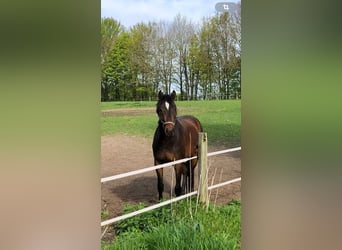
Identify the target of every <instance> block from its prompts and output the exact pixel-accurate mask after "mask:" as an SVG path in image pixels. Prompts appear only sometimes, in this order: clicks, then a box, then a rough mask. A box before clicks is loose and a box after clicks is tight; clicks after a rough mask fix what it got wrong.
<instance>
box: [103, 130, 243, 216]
mask: <svg viewBox="0 0 342 250" xmlns="http://www.w3.org/2000/svg"><path fill="white" fill-rule="evenodd" d="M222 149H225V148H222V147H216V146H215V147H213V146H210V143H209V149H208V152H213V151H217V150H222ZM149 166H153V154H152V140H151V139H148V138H145V137H140V136H128V135H110V136H102V137H101V177H107V176H112V175H116V174H121V173H126V172H128V171H132V170H137V169H141V168H145V167H149ZM215 169H216V170H215ZM240 176H241V161H240V151H237V152H232V153H227V154H222V155H218V156H212V157H209V179H208V180H209V185H211V183H213V184H216V183H219V182H223V181H228V180H231V179H234V178H237V177H240ZM197 178H198V177H197V167H196V169H195V190H196V188H197ZM172 183H173V184H172ZM174 183H175V178H174V173H173V168H172V167H169V168H166V169H164V184H165V188H164V198H170V194H171V188H172V187H171V184H172V185H173V186H174ZM240 186H241V183H240V182H237V183H234V184H231V185H228V186H224V187H220V188H218V189H214V190H212V191H211V194H210V200H211V201H212V202H216V204H217V205H220V204H226V203H228V202H229V201H231V200H232V199H235V200H240V199H241V192H240ZM173 188H174V187H173ZM173 188H172V190H173ZM139 202H143V203H145V204H146V205H152V204H156V203H157V202H158V192H157V176H156V173H155V171H151V172H147V173H144V174H140V175H135V176H131V177H127V178H123V179H119V180H115V181H111V182H106V183H103V184H102V185H101V207H102V210H107V211H108V212H109V215H108V216H107V217H106V218H105V219H109V218H113V217H116V216H118V215H121V214H122V209H123V207H124V205H125V204H136V203H139Z"/></svg>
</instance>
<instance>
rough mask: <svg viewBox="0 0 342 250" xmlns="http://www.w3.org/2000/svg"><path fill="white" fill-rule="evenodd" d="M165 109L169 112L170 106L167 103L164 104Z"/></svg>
mask: <svg viewBox="0 0 342 250" xmlns="http://www.w3.org/2000/svg"><path fill="white" fill-rule="evenodd" d="M165 107H166V109H167V110H169V107H170V104H169V103H168V102H165Z"/></svg>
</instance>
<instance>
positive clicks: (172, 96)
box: [171, 91, 176, 101]
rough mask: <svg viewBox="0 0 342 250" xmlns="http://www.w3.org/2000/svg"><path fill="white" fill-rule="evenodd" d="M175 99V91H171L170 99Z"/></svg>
mask: <svg viewBox="0 0 342 250" xmlns="http://www.w3.org/2000/svg"><path fill="white" fill-rule="evenodd" d="M175 98H176V91H172V93H171V99H172V101H174V100H175Z"/></svg>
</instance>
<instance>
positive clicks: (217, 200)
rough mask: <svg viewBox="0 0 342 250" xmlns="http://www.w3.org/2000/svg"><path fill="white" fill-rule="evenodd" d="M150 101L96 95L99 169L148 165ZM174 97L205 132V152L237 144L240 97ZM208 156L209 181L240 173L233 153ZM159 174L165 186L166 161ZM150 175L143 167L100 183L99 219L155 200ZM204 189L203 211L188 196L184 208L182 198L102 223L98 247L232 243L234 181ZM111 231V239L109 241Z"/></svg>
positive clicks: (236, 243) (236, 213) (236, 242)
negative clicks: (207, 201)
mask: <svg viewBox="0 0 342 250" xmlns="http://www.w3.org/2000/svg"><path fill="white" fill-rule="evenodd" d="M155 105H156V102H107V103H101V111H102V116H101V135H102V137H101V177H105V176H110V175H114V174H119V173H124V172H127V171H130V170H134V169H137V168H143V167H147V166H151V165H153V157H152V150H151V145H152V137H153V134H154V131H155V129H156V127H157V121H158V117H157V115H156V112H155ZM176 105H177V108H178V115H186V114H190V115H194V116H196V117H197V118H198V119H199V120H200V121H201V123H202V126H203V129H204V131H205V132H207V133H208V138H209V152H210V151H216V150H218V149H223V148H230V147H234V146H240V126H241V111H240V110H241V106H240V105H241V102H240V101H236V100H228V101H227V100H225V101H191V102H187V101H183V102H177V101H176ZM137 156H138V157H137ZM209 164H211V165H212V166H214V167H216V166H218V169H217V174H216V176H214V174H213V172H214V167H213V168H212V169H211V170H210V172H209V180H210V181H211V180H213V182H214V184H215V183H217V182H219V181H220V180H222V181H226V180H230V179H233V178H236V177H240V176H241V168H240V154H239V153H236V154H234V155H224V156H219V157H213V159H211V160H210V163H209ZM196 172H197V171H196ZM215 172H216V170H215ZM219 173H221V175H220V174H219ZM164 174H165V176H164V177H165V178H166V180H168V181H165V182H166V183H165V184H166V192H170V190H171V186H173V185H171V181H172V180H171V179H172V178H171V176H172V169H171V168H169V169H168V170H165V173H164ZM195 179H196V177H195ZM156 183H157V177H156V174H155V172H151V173H146V174H144V175H141V176H136V177H130V178H126V179H123V180H118V181H114V182H110V183H107V184H105V185H102V194H101V196H102V216H103V218H102V219H103V220H104V219H109V218H112V217H115V216H117V215H119V214H122V213H123V212H129V210H130V211H132V210H136V209H138V208H139V206H140V208H141V206H142V205H141V204H144V206H145V205H146V206H149V205H152V204H155V203H157V202H158V199H157V189H156ZM195 189H196V184H195ZM217 194H218V195H217ZM215 196H216V197H215ZM211 197H212V198H211V202H212V203H211V206H210V209H209V212H208V213H206V212H204V211H202V210H201V209H200V208H199V209H197V208H196V204H193V203H192V202H190V208H189V202H188V201H184V202H180V203H179V205H177V204H173V205H172V206H166V207H163V208H161V209H159V210H157V211H152V212H149V213H146V214H142V215H139V216H136V217H133V218H131V219H127V220H124V221H122V222H121V223H118V224H117V225H115V226H113V227H111V228H110V229H109V230H108V233H107V235H106V236H105V237H104V238H103V239H102V240H103V242H102V249H240V238H241V232H240V214H241V205H240V203H239V202H235V201H234V200H240V198H241V197H240V183H238V184H234V185H230V186H227V187H225V188H221V189H220V190H219V192H218V193H216V192H213V194H212V196H211ZM166 198H167V199H168V198H170V195H168V196H166ZM232 200H233V202H232V203H231V201H232ZM140 202H143V203H140ZM228 203H230V205H227V204H228ZM213 204H214V205H216V208H214V207H213ZM114 238H115V243H114V244H112V243H110V242H112V241H113V239H114ZM160 240H161V241H160ZM163 244H164V245H163ZM171 245H172V246H173V247H174V248H172V247H170V246H171Z"/></svg>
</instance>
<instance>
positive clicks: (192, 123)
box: [177, 115, 203, 133]
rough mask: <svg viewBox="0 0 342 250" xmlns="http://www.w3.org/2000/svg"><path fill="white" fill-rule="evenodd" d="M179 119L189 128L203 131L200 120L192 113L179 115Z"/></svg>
mask: <svg viewBox="0 0 342 250" xmlns="http://www.w3.org/2000/svg"><path fill="white" fill-rule="evenodd" d="M177 120H178V121H179V122H180V123H181V124H182V126H183V127H186V128H187V129H190V130H194V131H196V132H197V133H199V132H202V131H203V129H202V125H201V123H200V121H199V120H198V119H197V118H196V117H194V116H192V115H184V116H179V117H177Z"/></svg>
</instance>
